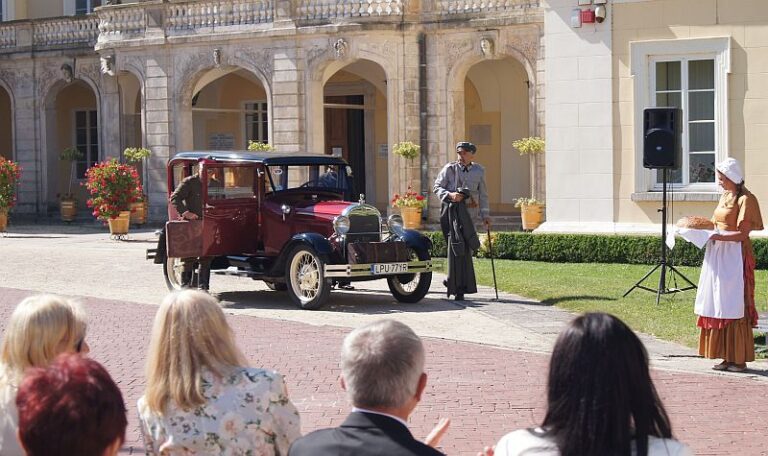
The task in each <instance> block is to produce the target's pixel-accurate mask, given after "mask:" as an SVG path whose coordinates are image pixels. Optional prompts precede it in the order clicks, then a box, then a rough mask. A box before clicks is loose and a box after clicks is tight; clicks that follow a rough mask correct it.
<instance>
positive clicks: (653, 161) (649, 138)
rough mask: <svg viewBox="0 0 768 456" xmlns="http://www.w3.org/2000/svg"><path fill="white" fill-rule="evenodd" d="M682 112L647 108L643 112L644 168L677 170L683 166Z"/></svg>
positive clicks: (674, 109)
mask: <svg viewBox="0 0 768 456" xmlns="http://www.w3.org/2000/svg"><path fill="white" fill-rule="evenodd" d="M682 113H683V112H682V110H681V109H680V108H645V110H644V111H643V132H644V133H643V167H644V168H658V169H665V168H666V169H677V168H679V167H680V165H681V164H682V156H683V147H682V144H681V142H682V141H681V132H682V125H681V124H682V118H683V116H682Z"/></svg>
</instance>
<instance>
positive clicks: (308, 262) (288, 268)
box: [285, 245, 331, 310]
mask: <svg viewBox="0 0 768 456" xmlns="http://www.w3.org/2000/svg"><path fill="white" fill-rule="evenodd" d="M285 278H286V283H287V285H288V295H289V296H290V297H291V300H293V302H295V303H296V304H298V305H299V306H300V307H301V308H302V309H311V310H314V309H319V308H320V307H321V306H322V305H323V304H324V303H325V300H326V299H327V298H328V294H329V293H330V292H331V282H330V281H329V280H327V279H326V278H325V272H324V263H323V260H322V259H320V256H319V255H318V254H317V252H315V249H313V248H312V247H309V246H306V245H300V246H298V247H296V248H294V249H293V250H292V251H291V253H290V254H289V255H288V261H287V262H286V264H285Z"/></svg>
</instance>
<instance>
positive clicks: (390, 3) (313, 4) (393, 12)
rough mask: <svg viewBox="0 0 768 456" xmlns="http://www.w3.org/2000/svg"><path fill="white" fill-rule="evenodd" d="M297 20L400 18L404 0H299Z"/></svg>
mask: <svg viewBox="0 0 768 456" xmlns="http://www.w3.org/2000/svg"><path fill="white" fill-rule="evenodd" d="M298 3H299V4H298V5H297V7H296V15H297V16H298V17H297V19H303V20H316V19H331V18H338V17H365V16H398V15H401V14H402V13H403V0H353V1H350V0H346V1H334V0H299V2H298Z"/></svg>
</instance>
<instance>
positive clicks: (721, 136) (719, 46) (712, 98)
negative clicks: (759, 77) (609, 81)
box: [630, 37, 730, 192]
mask: <svg viewBox="0 0 768 456" xmlns="http://www.w3.org/2000/svg"><path fill="white" fill-rule="evenodd" d="M630 49H631V54H632V57H631V70H632V75H633V76H634V89H635V90H634V126H635V130H634V133H635V138H634V139H635V141H634V143H635V158H636V161H635V163H636V165H635V177H636V178H635V191H636V192H647V191H657V190H661V182H662V172H661V171H657V170H647V169H644V168H643V167H642V153H643V133H644V132H643V120H642V119H643V109H645V108H646V107H664V106H670V107H678V108H682V119H681V121H682V128H681V130H682V137H681V144H682V149H683V155H682V164H681V167H680V169H678V170H673V171H672V172H671V173H669V182H670V183H671V184H673V185H674V186H675V187H676V188H678V189H681V190H684V191H689V192H713V191H715V190H716V189H717V184H716V181H715V163H717V162H718V161H720V160H722V159H724V158H725V157H727V155H728V148H727V145H728V85H727V84H728V73H729V72H730V38H729V37H722V38H703V39H682V40H659V41H640V42H633V43H630Z"/></svg>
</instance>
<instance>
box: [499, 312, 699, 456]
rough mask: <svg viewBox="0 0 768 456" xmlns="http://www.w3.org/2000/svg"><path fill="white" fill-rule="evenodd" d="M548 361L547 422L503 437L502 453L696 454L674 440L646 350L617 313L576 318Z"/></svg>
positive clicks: (566, 455)
mask: <svg viewBox="0 0 768 456" xmlns="http://www.w3.org/2000/svg"><path fill="white" fill-rule="evenodd" d="M549 366H550V367H549V380H548V387H547V414H546V416H545V417H544V422H543V423H542V424H541V427H538V428H533V429H522V430H518V431H515V432H512V433H510V434H507V435H505V436H504V437H502V439H501V440H500V441H499V443H498V444H497V445H496V449H495V455H496V456H507V455H553V456H555V455H562V456H584V455H626V456H630V455H632V456H634V455H638V456H646V455H649V456H657V455H674V456H683V455H690V454H692V453H691V450H690V449H689V448H688V447H687V446H685V445H684V444H682V443H680V442H678V441H676V440H673V439H672V427H671V425H670V423H669V417H668V416H667V413H666V412H665V411H664V406H663V405H662V403H661V400H660V399H659V395H658V394H657V393H656V388H654V386H653V382H652V381H651V376H650V373H649V370H648V354H647V352H646V351H645V347H644V346H643V344H642V342H640V339H638V338H637V336H636V335H635V333H633V332H632V330H631V329H629V327H627V325H625V324H624V323H623V322H622V321H621V320H619V319H618V318H616V317H614V316H612V315H608V314H604V313H588V314H585V315H582V316H580V317H577V318H576V319H574V320H573V321H572V322H571V323H570V325H568V327H567V328H566V329H565V330H564V331H563V332H562V333H561V334H560V336H559V337H558V339H557V343H556V344H555V349H554V351H553V353H552V359H551V360H550V365H549ZM490 454H493V453H490Z"/></svg>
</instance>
